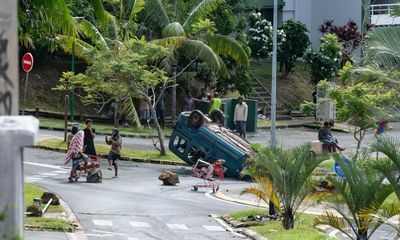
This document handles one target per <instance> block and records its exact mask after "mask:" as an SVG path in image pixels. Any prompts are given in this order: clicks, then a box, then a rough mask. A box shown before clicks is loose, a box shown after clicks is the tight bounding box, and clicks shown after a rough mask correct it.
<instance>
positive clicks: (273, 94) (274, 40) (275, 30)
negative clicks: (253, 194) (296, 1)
mask: <svg viewBox="0 0 400 240" xmlns="http://www.w3.org/2000/svg"><path fill="white" fill-rule="evenodd" d="M273 24H274V25H273V38H272V84H271V149H272V150H274V149H275V148H276V134H275V132H276V65H277V63H276V62H277V56H276V55H277V33H278V0H274V17H273ZM269 214H270V215H275V214H276V211H275V207H274V205H273V204H272V202H271V201H269Z"/></svg>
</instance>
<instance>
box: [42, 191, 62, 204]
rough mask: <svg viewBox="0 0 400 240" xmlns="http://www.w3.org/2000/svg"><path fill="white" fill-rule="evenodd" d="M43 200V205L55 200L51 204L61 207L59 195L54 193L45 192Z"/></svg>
mask: <svg viewBox="0 0 400 240" xmlns="http://www.w3.org/2000/svg"><path fill="white" fill-rule="evenodd" d="M41 199H42V203H48V202H49V201H50V199H53V201H52V202H51V205H55V206H58V205H60V199H58V197H57V195H55V194H54V193H51V192H44V193H43V195H42V197H41Z"/></svg>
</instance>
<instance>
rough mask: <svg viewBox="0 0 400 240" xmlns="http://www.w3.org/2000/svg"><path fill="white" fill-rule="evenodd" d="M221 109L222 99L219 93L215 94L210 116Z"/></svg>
mask: <svg viewBox="0 0 400 240" xmlns="http://www.w3.org/2000/svg"><path fill="white" fill-rule="evenodd" d="M219 109H221V99H220V98H219V93H218V92H215V93H214V97H213V98H212V100H211V104H210V111H209V112H208V114H209V115H210V114H211V112H212V111H213V110H219Z"/></svg>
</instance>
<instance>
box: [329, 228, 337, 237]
mask: <svg viewBox="0 0 400 240" xmlns="http://www.w3.org/2000/svg"><path fill="white" fill-rule="evenodd" d="M338 232H339V230H337V229H335V230H333V231H332V232H330V233H329V237H335V236H336V233H338Z"/></svg>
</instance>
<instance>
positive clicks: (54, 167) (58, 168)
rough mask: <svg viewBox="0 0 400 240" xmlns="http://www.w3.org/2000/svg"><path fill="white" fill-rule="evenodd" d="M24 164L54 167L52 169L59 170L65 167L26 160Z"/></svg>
mask: <svg viewBox="0 0 400 240" xmlns="http://www.w3.org/2000/svg"><path fill="white" fill-rule="evenodd" d="M24 164H28V165H33V166H39V167H46V168H52V169H57V170H62V169H65V168H64V167H61V166H56V165H50V164H43V163H34V162H24Z"/></svg>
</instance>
